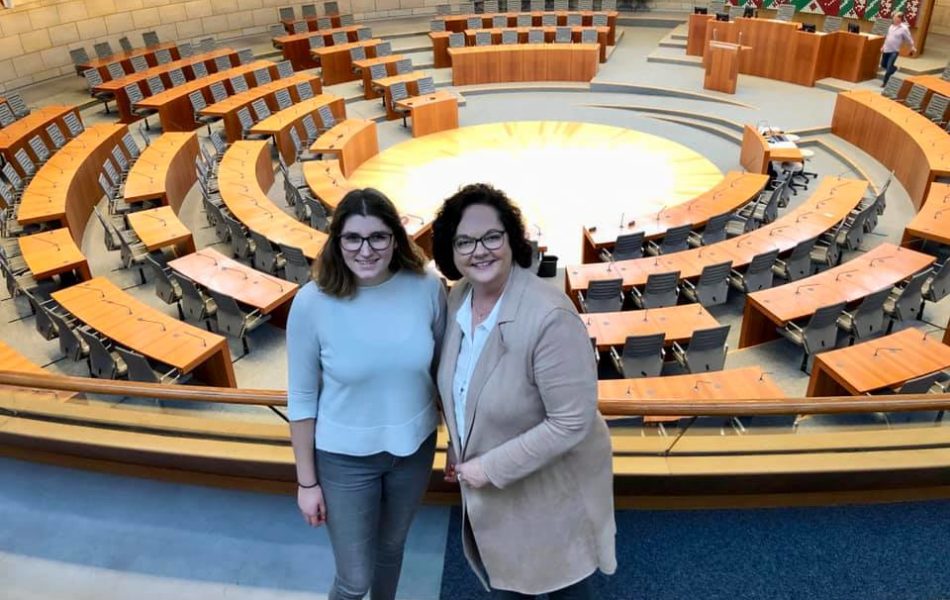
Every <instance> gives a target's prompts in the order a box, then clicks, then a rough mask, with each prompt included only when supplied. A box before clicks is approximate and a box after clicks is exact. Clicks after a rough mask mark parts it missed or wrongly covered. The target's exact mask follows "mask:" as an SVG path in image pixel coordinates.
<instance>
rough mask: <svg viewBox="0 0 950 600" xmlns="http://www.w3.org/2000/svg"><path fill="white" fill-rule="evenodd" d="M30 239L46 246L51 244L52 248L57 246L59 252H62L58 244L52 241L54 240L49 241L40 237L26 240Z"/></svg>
mask: <svg viewBox="0 0 950 600" xmlns="http://www.w3.org/2000/svg"><path fill="white" fill-rule="evenodd" d="M30 238H32V239H33V240H34V241H37V242H43V243H44V244H49V245H51V246H55V247H56V251H57V252H59V251H60V250H61V248H60V247H59V244H57V243H56V242H54V241H52V240H47V239H45V238H42V237H39V236H29V237H28V238H25V239H30Z"/></svg>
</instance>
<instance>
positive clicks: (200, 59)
mask: <svg viewBox="0 0 950 600" xmlns="http://www.w3.org/2000/svg"><path fill="white" fill-rule="evenodd" d="M222 56H226V57H228V60H229V61H230V63H231V65H232V66H235V67H237V66H240V64H241V63H240V59H239V58H238V54H237V52H235V51H234V50H231V49H230V48H219V49H217V50H214V51H212V52H207V53H204V54H196V55H194V56H190V57H188V58H185V59H182V60H176V61H174V62H170V63H166V64H164V65H157V66H154V67H152V68H150V69H148V70H147V71H141V72H139V73H132V74H130V75H126V76H125V77H122V78H121V79H113V80H111V81H106V82H104V83H103V84H102V85H100V86H97V87H96V88H95V91H97V92H108V93H110V94H112V95H114V96H115V104H116V106H117V107H118V111H119V120H120V121H121V122H122V123H132V122H133V121H135V120H137V119H139V117H137V116H135V115H134V114H132V103H131V101H130V100H129V95H128V93H126V91H125V88H126V86H128V85H135V86H137V87H138V88H139V91H141V92H142V95H143V96H145V97H146V98H148V97H149V96H151V95H152V90H151V89H149V87H148V82H147V80H148V79H149V78H151V77H158V78H159V79H161V80H162V84H163V85H164V86H165V89H166V90H167V89H171V88H173V87H174V85H173V84H172V80H171V75H170V73H171V72H172V71H174V70H175V69H181V72H182V74H184V76H185V79H187V80H189V81H194V80H198V79H200V78H197V77H195V72H194V69H193V68H192V66H193V65H196V64H198V63H203V64H204V65H205V68H206V69H207V70H208V73H217V72H218V65H217V63H215V62H214V59H216V58H218V57H222Z"/></svg>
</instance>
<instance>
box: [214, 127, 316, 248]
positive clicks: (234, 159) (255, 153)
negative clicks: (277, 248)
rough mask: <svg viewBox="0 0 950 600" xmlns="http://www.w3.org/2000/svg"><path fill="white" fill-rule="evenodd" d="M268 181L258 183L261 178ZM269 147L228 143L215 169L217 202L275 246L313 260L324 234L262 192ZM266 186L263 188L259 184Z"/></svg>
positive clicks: (265, 143) (253, 142)
mask: <svg viewBox="0 0 950 600" xmlns="http://www.w3.org/2000/svg"><path fill="white" fill-rule="evenodd" d="M268 173H269V177H270V180H269V181H263V182H262V181H261V178H262V177H265V178H266V177H268V175H267V174H268ZM273 176H274V173H273V167H272V163H271V158H270V144H269V143H268V141H267V140H260V141H258V140H241V141H238V142H234V143H233V144H231V147H230V148H228V150H227V152H225V153H224V158H223V159H222V160H221V166H220V167H219V168H218V189H219V190H221V199H222V200H223V201H224V203H225V205H227V207H228V210H230V211H231V214H233V215H234V218H236V219H237V220H238V221H240V222H241V223H243V224H244V226H245V227H247V228H248V229H250V230H252V231H256V232H258V233H260V234H261V235H263V236H264V237H266V238H267V239H269V240H270V241H271V242H273V243H275V244H285V245H288V246H295V247H297V248H300V249H301V250H303V253H304V255H305V256H306V257H307V258H309V259H311V260H313V259H315V258H316V257H317V256H318V255H319V253H320V250H321V248H323V244H324V243H325V242H326V239H327V235H326V234H325V233H323V232H322V231H317V230H316V229H312V228H311V227H310V226H309V225H306V224H304V223H301V222H300V221H297V220H295V219H294V218H293V217H292V216H291V215H289V214H287V213H285V212H284V211H283V210H281V209H280V207H278V206H277V205H275V204H274V203H273V202H272V201H271V199H270V198H268V197H267V192H266V191H265V189H269V188H270V185H271V183H273ZM262 184H266V185H262Z"/></svg>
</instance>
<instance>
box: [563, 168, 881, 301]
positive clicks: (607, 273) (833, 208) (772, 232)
mask: <svg viewBox="0 0 950 600" xmlns="http://www.w3.org/2000/svg"><path fill="white" fill-rule="evenodd" d="M866 189H867V182H866V181H858V180H852V179H838V178H825V179H823V180H822V182H821V184H820V185H819V186H818V189H816V190H815V193H814V194H812V196H811V197H810V198H809V199H808V200H806V201H805V202H803V203H802V204H801V205H800V206H799V207H798V208H796V209H795V210H793V211H790V212H788V213H786V214H785V215H784V216H782V217H781V218H779V219H777V220H776V221H774V222H772V223H770V224H768V225H765V226H763V227H760V228H758V229H756V230H754V231H750V232H748V233H744V234H742V235H740V236H737V237H735V238H732V239H729V240H725V241H722V242H718V243H715V244H710V245H708V246H703V247H701V248H695V249H691V250H685V251H683V252H675V253H673V254H665V255H662V256H657V257H644V258H637V259H633V260H621V261H617V262H615V263H613V264H611V263H598V264H582V265H570V266H568V267H567V269H566V271H567V277H566V279H565V286H566V291H567V294H568V296H570V297H571V299H572V300H574V301H575V302H576V301H577V300H576V298H577V292H578V291H584V290H586V289H587V287H588V285H589V284H590V282H591V281H592V280H595V279H617V278H620V279H622V280H623V287H624V289H630V288H631V287H633V286H642V285H645V284H646V281H647V277H648V276H649V275H650V274H652V273H669V272H673V271H679V273H680V278H681V279H693V278H696V277H699V275H700V274H701V273H702V270H703V267H705V266H707V265H713V264H717V263H721V262H725V261H732V266H733V268H735V269H741V268H743V267H744V266H745V265H747V264H749V262H750V261H751V260H752V258H753V257H755V256H756V255H758V254H762V253H763V252H768V251H769V250H773V249H777V250H778V251H779V252H780V253H782V252H788V251H790V250H791V249H792V248H794V247H795V246H796V245H798V243H799V242H802V241H804V240H808V239H811V238H814V237H817V236H819V235H821V234H822V233H825V232H826V231H828V230H830V229H832V228H833V227H834V226H835V225H837V224H838V223H839V222H841V221H842V220H843V219H844V218H845V217H847V216H848V214H849V213H850V212H851V210H853V209H854V207H855V206H857V205H858V203H859V202H860V201H861V198H862V197H863V195H864V192H865V190H866Z"/></svg>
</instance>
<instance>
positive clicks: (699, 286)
mask: <svg viewBox="0 0 950 600" xmlns="http://www.w3.org/2000/svg"><path fill="white" fill-rule="evenodd" d="M730 272H732V261H731V260H729V261H726V262H721V263H716V264H713V265H706V266H705V267H703V271H702V273H700V275H699V281H698V282H696V297H697V299H698V300H699V303H700V304H701V305H703V306H717V305H720V304H725V303H726V301H727V300H728V299H729V273H730Z"/></svg>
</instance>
